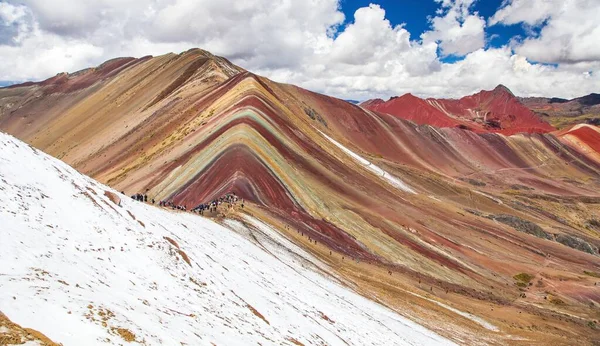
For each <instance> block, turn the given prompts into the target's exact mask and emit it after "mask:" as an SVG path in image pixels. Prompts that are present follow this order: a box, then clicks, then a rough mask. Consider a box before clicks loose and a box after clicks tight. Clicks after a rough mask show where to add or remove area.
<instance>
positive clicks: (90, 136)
mask: <svg viewBox="0 0 600 346" xmlns="http://www.w3.org/2000/svg"><path fill="white" fill-rule="evenodd" d="M190 71H194V72H193V73H191V72H190ZM45 88H47V87H46V86H44V85H29V86H21V87H13V88H10V89H0V104H1V105H2V108H1V109H2V110H3V111H2V112H3V113H2V115H1V116H0V128H2V129H5V130H7V131H9V132H10V133H13V134H15V135H16V136H18V137H20V138H22V139H24V140H26V141H27V142H29V143H32V144H33V145H35V146H38V147H39V148H41V149H42V150H44V151H46V152H48V153H50V154H52V155H55V156H57V157H59V158H62V159H63V160H65V161H66V162H67V163H69V164H72V165H73V166H74V167H75V168H77V169H78V170H80V171H81V172H83V173H86V174H89V175H91V176H92V177H94V178H96V179H98V180H99V181H101V182H103V183H107V184H109V185H110V186H112V187H114V188H115V189H117V190H119V191H121V190H122V191H125V192H126V193H127V194H133V193H138V192H142V193H148V195H149V196H150V197H151V198H155V199H156V200H167V201H173V202H174V203H176V204H181V205H186V206H187V207H188V209H189V208H191V207H194V206H195V205H197V204H199V203H204V202H207V201H210V200H212V199H214V198H217V197H219V196H222V195H223V194H225V193H228V192H235V193H236V194H238V195H239V196H241V197H243V198H245V200H246V201H247V202H248V203H247V209H248V210H247V212H248V213H252V214H253V215H254V216H256V217H258V218H260V219H261V220H263V221H265V222H267V223H269V224H271V225H274V226H276V227H278V229H279V231H280V232H282V233H283V234H284V235H286V236H288V237H291V238H292V239H293V240H294V241H295V242H296V243H298V244H300V245H302V246H303V247H305V248H307V249H309V250H310V251H312V252H313V253H314V254H315V255H317V256H325V257H326V259H327V260H329V261H333V262H332V265H333V266H334V267H335V268H336V270H338V271H339V272H340V273H341V274H342V275H343V276H344V277H346V278H348V279H350V280H353V281H354V282H356V285H358V287H360V290H361V291H362V292H363V293H364V294H365V295H367V296H370V297H371V296H372V295H373V294H375V293H377V294H378V297H380V298H379V299H382V300H384V301H386V303H388V304H391V305H394V306H400V307H402V308H410V307H407V306H406V304H407V303H406V302H408V301H411V302H413V303H414V304H416V305H419V306H427V308H426V309H425V311H431V309H433V310H436V309H438V308H437V307H432V306H430V303H428V302H427V300H424V299H421V298H410V299H409V298H408V297H409V296H412V295H411V294H409V293H406V292H405V290H399V289H398V288H397V287H398V285H399V284H402V285H406V286H405V287H404V288H405V289H406V290H408V291H410V292H413V293H415V292H419V293H420V294H428V295H430V296H431V297H434V298H435V299H436V300H439V301H443V302H446V303H448V304H450V305H452V306H455V307H457V306H461V307H466V308H465V309H464V310H469V311H471V312H475V313H476V314H477V315H479V316H482V317H484V318H485V319H486V320H488V321H492V322H493V323H494V325H496V326H498V328H499V329H500V330H501V331H502V333H500V334H497V333H496V334H494V333H495V332H490V331H489V330H485V328H483V330H482V328H481V326H480V325H477V324H476V323H472V321H469V320H468V319H467V320H461V322H459V323H458V324H460V325H462V326H463V327H464V328H465V330H463V332H464V333H467V334H468V333H471V334H469V335H479V336H480V337H483V335H486V337H489V338H491V339H494V337H498V338H500V340H504V339H502V337H504V336H506V335H521V336H522V337H523V338H525V339H528V340H529V339H535V340H552V341H553V342H559V343H560V341H561V340H562V341H565V342H566V341H567V340H566V339H564V338H563V336H564V335H566V333H574V334H575V335H579V336H583V337H584V338H585V337H589V335H588V334H589V333H588V332H589V330H590V328H591V327H589V326H588V325H587V324H588V322H589V321H593V320H594V319H595V318H596V317H595V315H594V311H595V310H594V308H593V306H592V304H591V303H593V304H596V302H599V301H600V298H599V297H598V294H597V290H596V289H595V287H594V280H596V279H594V277H593V276H590V275H586V274H584V271H585V272H589V273H597V272H600V269H599V268H600V267H599V266H600V261H599V257H598V248H599V247H600V235H599V233H598V231H599V230H598V228H597V227H598V226H596V225H597V222H598V221H597V219H598V216H597V215H600V193H599V191H600V176H599V172H600V160H599V159H598V152H597V149H595V148H597V147H595V146H594V145H595V144H594V143H597V138H598V137H597V133H598V132H597V131H596V130H595V128H593V127H589V128H588V129H591V130H592V131H594V132H589V131H587V130H586V129H585V128H584V129H583V130H585V131H583V130H582V131H574V132H571V133H563V132H560V133H549V134H518V135H513V136H504V135H501V134H478V133H475V132H472V131H468V130H464V129H459V128H436V127H431V126H428V125H422V126H418V125H416V124H414V123H412V122H409V121H406V120H403V119H399V118H398V117H395V116H392V115H389V114H386V113H379V112H373V111H369V110H366V109H364V108H361V107H358V106H356V105H352V104H350V103H348V102H345V101H342V100H339V99H335V98H331V97H327V96H324V95H320V94H316V93H312V92H309V91H307V90H304V89H301V88H298V87H295V86H292V85H285V84H279V83H275V82H272V81H270V80H268V79H266V78H263V77H260V76H256V75H254V74H252V73H250V72H247V71H244V70H242V69H241V68H238V67H236V66H233V65H231V64H230V63H228V62H227V61H225V60H223V59H221V58H218V57H214V56H212V55H210V54H209V53H206V52H203V51H200V50H192V51H189V52H186V53H182V54H180V55H174V54H170V55H166V56H161V57H155V58H150V57H149V58H144V59H140V60H131V61H129V62H128V63H126V64H125V65H123V66H122V67H121V68H120V69H118V70H116V72H115V73H112V74H109V75H107V77H105V78H104V79H101V80H99V81H98V82H96V83H95V84H92V85H91V86H88V87H86V88H83V89H78V90H76V91H66V92H62V93H52V94H49V95H46V94H44V93H45V90H46V89H45ZM31 95H41V96H40V97H33V96H31ZM9 103H10V104H11V107H7V105H8V104H9ZM17 104H23V105H25V106H23V107H22V108H19V107H20V106H16V105H17ZM27 107H29V108H27ZM24 109H25V110H24ZM27 109H29V110H28V111H26V110H27ZM33 110H35V112H34V111H33ZM594 136H596V137H594ZM578 138H581V139H578ZM586 143H587V144H586ZM540 230H541V231H540ZM309 238H310V241H309ZM314 241H316V242H317V243H318V244H319V245H320V246H324V247H325V248H324V249H327V250H323V251H321V250H318V251H317V250H316V249H315V248H314V246H313V245H312V244H314ZM329 250H331V251H332V254H331V255H329ZM329 256H331V257H329ZM342 258H344V260H342ZM351 260H354V262H351ZM338 261H339V262H338ZM377 270H382V273H388V270H389V271H391V272H392V273H393V275H389V274H387V276H385V275H384V276H378V275H375V274H374V275H373V276H371V275H370V274H369V275H366V274H365V273H371V272H374V273H377ZM521 273H526V274H531V275H532V276H533V277H534V279H531V280H532V281H531V283H532V286H528V283H526V284H523V283H521V282H519V281H517V280H516V279H515V278H514V276H515V275H518V274H521ZM538 281H539V282H540V284H539V285H537V282H538ZM533 283H536V285H534V284H533ZM519 285H521V286H523V285H524V286H525V287H520V286H519ZM413 297H414V296H413ZM412 299H416V300H415V301H412ZM557 299H558V300H560V301H562V302H563V303H564V304H555V303H553V302H555V301H557ZM428 309H429V310H428ZM436 311H437V310H436ZM441 311H442V312H440V311H437V312H436V314H437V315H438V317H439V314H442V315H444V314H446V315H447V316H448V318H449V319H450V320H452V319H453V318H454V317H455V316H454V315H453V313H450V312H448V310H447V309H441ZM415 313H416V314H417V315H419V316H421V317H420V318H423V320H424V322H423V323H427V321H428V320H435V319H433V318H426V317H423V316H429V317H431V316H430V315H428V313H427V312H424V311H416V312H415ZM452 316H454V317H452ZM522 316H523V317H522ZM525 316H526V317H525ZM565 316H577V318H574V317H565ZM531 325H536V327H535V328H533V329H532V328H527V326H529V327H530V326H531ZM428 327H430V328H434V329H435V328H436V326H431V325H428ZM453 328H457V327H456V325H455V326H454V327H453ZM441 332H442V333H443V331H441ZM465 335H466V334H465ZM490 335H491V336H490ZM504 341H506V340H504ZM514 342H516V341H514V340H511V343H514ZM524 343H526V342H525V341H524Z"/></svg>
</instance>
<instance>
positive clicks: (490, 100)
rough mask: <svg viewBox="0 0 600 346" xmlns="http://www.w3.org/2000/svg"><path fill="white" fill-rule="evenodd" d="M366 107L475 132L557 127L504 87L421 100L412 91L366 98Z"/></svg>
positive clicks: (431, 123) (539, 129) (524, 130)
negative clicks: (386, 98) (383, 96)
mask: <svg viewBox="0 0 600 346" xmlns="http://www.w3.org/2000/svg"><path fill="white" fill-rule="evenodd" d="M361 106H362V107H363V108H366V109H369V110H372V111H377V112H382V113H388V114H391V115H394V116H396V117H399V118H402V119H407V120H411V121H413V122H415V123H417V124H421V125H425V124H427V125H432V126H436V127H461V128H465V129H470V130H472V131H475V132H498V133H502V134H505V135H511V134H515V133H519V132H528V133H546V132H550V131H553V130H554V128H553V127H552V126H551V125H550V124H548V123H546V122H545V121H543V120H542V119H541V118H539V117H538V116H537V115H536V114H535V113H534V112H533V111H531V110H530V109H529V108H527V107H525V106H524V105H523V104H521V103H520V102H519V100H518V99H517V98H516V97H515V96H514V95H513V94H512V93H511V92H510V90H508V89H507V88H506V87H505V86H503V85H499V86H497V87H496V88H495V89H494V90H491V91H486V90H482V91H480V92H479V93H477V94H474V95H471V96H465V97H463V98H461V99H459V100H454V99H434V98H428V99H421V98H419V97H416V96H414V95H412V94H405V95H402V96H400V97H392V98H391V99H389V100H388V101H383V100H380V99H376V100H369V101H365V102H363V103H362V104H361Z"/></svg>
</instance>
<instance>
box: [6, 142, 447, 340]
mask: <svg viewBox="0 0 600 346" xmlns="http://www.w3.org/2000/svg"><path fill="white" fill-rule="evenodd" d="M119 197H121V198H122V200H120V201H119ZM0 201H2V203H0V239H1V241H0V263H1V265H0V310H1V311H2V312H3V313H5V314H6V315H7V316H8V317H9V318H11V319H12V320H13V321H14V322H16V323H19V324H21V325H23V326H26V327H30V328H34V329H37V330H39V331H41V332H42V333H44V334H46V335H47V336H48V337H50V338H51V339H53V340H54V341H56V342H60V343H63V344H64V345H91V344H104V343H106V344H124V343H126V340H129V341H132V342H133V341H135V342H144V343H146V344H165V345H182V344H183V345H185V344H188V345H189V344H194V345H195V344H203V345H204V344H211V343H214V344H219V345H222V344H228V345H249V344H255V343H260V344H262V345H267V344H278V345H279V344H306V345H308V344H319V345H320V344H331V345H337V344H342V345H343V344H353V345H384V344H387V345H404V344H426V345H436V344H450V343H451V342H450V341H448V340H446V339H444V338H442V337H440V336H438V335H436V334H435V333H433V332H431V331H429V330H427V329H425V328H423V327H421V326H420V325H417V324H415V323H414V322H411V321H410V320H407V319H406V318H404V317H401V316H400V315H398V314H397V313H395V312H393V311H391V310H389V309H387V308H385V307H383V306H381V305H379V304H377V303H375V302H372V301H370V300H368V299H366V298H363V297H362V296H359V295H358V294H356V293H354V292H353V291H351V290H350V289H348V288H346V287H344V286H343V285H342V284H340V283H338V282H336V281H335V278H333V277H332V276H330V275H328V274H326V272H327V268H326V266H325V265H324V264H323V263H319V262H318V261H317V260H316V259H315V258H313V257H311V256H310V255H309V254H307V253H305V252H304V251H302V250H301V249H300V248H298V247H296V246H294V245H293V244H292V243H290V242H289V241H287V240H286V239H284V238H283V237H281V236H279V235H278V234H277V233H276V232H275V231H273V230H272V229H271V228H270V227H269V226H268V225H266V224H263V223H261V222H260V221H258V220H256V219H252V218H250V217H247V218H246V221H245V222H243V223H242V222H238V221H230V222H227V225H228V226H229V227H230V228H226V227H224V226H221V225H219V224H216V223H214V222H212V221H210V220H208V219H205V218H203V217H200V216H197V215H192V214H188V213H172V212H168V211H165V210H161V209H159V208H156V207H152V206H148V205H145V204H142V203H139V202H135V201H133V200H131V199H129V198H126V197H125V196H119V194H118V193H117V192H116V191H113V190H111V189H110V188H108V187H106V186H103V185H101V184H99V183H97V182H95V181H93V180H91V179H89V178H87V177H85V176H83V175H81V174H79V173H78V172H76V171H75V170H73V169H72V168H70V167H69V166H67V165H66V164H64V163H62V162H61V161H58V160H56V159H54V158H51V157H49V156H47V155H46V154H44V153H42V152H40V151H37V150H35V149H33V148H31V147H29V146H28V145H26V144H24V143H22V142H20V141H18V140H16V139H14V138H13V137H10V136H8V135H5V134H2V133H0ZM234 230H235V231H234Z"/></svg>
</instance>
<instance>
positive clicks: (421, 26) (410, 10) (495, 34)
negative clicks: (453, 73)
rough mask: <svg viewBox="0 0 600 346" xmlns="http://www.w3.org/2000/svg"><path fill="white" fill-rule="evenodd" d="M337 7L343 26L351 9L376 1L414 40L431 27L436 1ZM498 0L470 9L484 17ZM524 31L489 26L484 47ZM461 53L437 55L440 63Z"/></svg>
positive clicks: (389, 0)
mask: <svg viewBox="0 0 600 346" xmlns="http://www.w3.org/2000/svg"><path fill="white" fill-rule="evenodd" d="M340 4H341V10H342V12H344V15H345V17H346V18H345V22H344V25H347V24H349V23H351V22H352V21H353V20H354V12H355V11H356V10H357V9H359V8H361V7H365V6H369V4H378V5H380V6H381V7H382V8H384V9H385V10H386V18H387V19H388V20H389V21H390V23H391V24H392V25H394V26H395V25H400V24H402V25H404V27H405V28H406V29H407V30H408V31H409V32H410V33H411V39H412V40H418V39H419V37H420V36H421V34H422V33H424V32H426V31H428V30H430V29H431V23H430V22H429V21H428V18H429V17H431V16H435V14H436V11H437V10H438V8H439V7H440V6H439V3H437V2H435V1H434V0H379V1H368V0H341V2H340ZM501 5H502V0H479V1H477V2H475V4H474V5H473V6H472V10H473V12H478V13H479V15H481V16H483V18H485V19H486V20H487V19H489V18H490V17H492V16H493V15H494V14H495V13H496V11H498V9H499V8H501ZM525 36H527V32H526V31H525V28H524V26H523V25H520V24H513V25H503V24H498V25H492V26H489V27H487V28H486V47H501V46H504V45H507V44H508V43H509V42H510V41H511V39H513V38H518V37H520V38H523V37H525ZM463 58H464V57H463V56H454V55H451V56H440V60H441V61H443V62H449V63H451V62H455V61H458V60H462V59H463Z"/></svg>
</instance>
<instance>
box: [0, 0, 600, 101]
mask: <svg viewBox="0 0 600 346" xmlns="http://www.w3.org/2000/svg"><path fill="white" fill-rule="evenodd" d="M546 1H553V0H546ZM438 2H439V6H440V10H439V11H438V13H437V14H436V15H435V16H434V17H433V18H431V19H430V24H431V30H429V31H427V32H425V33H424V34H423V35H422V36H421V37H420V38H414V37H411V33H410V32H408V31H407V29H406V28H405V26H404V25H402V24H401V25H392V24H391V23H390V22H389V21H388V20H387V19H386V14H385V10H384V9H383V8H382V7H381V6H379V5H374V4H371V5H370V6H368V7H363V8H360V9H358V10H357V11H356V12H355V13H354V16H353V18H348V24H346V25H344V26H342V23H344V19H345V18H344V15H343V13H342V12H341V10H340V8H339V2H338V0H310V1H309V0H248V1H244V2H239V1H219V2H216V1H211V0H197V1H195V0H156V1H153V2H147V1H143V0H96V1H91V0H80V1H75V2H73V1H72V0H69V1H66V0H20V1H9V2H2V1H1V0H0V59H1V63H0V81H1V80H28V79H37V80H39V79H43V78H47V77H50V76H52V75H54V74H56V73H57V72H62V71H71V72H72V71H76V70H78V69H81V68H85V67H88V66H94V65H98V64H100V63H102V62H103V61H105V60H108V59H110V58H114V57H117V56H138V57H139V56H144V55H148V54H152V55H158V54H164V53H167V52H171V51H172V52H181V51H185V50H187V49H189V48H192V47H201V48H204V49H207V50H209V51H211V52H213V53H214V54H217V55H223V56H225V57H227V58H230V59H231V60H232V61H234V62H235V63H237V64H239V65H240V66H243V67H245V68H247V69H249V70H251V71H253V72H257V73H259V74H263V75H266V76H267V77H270V78H272V79H275V80H277V81H281V82H288V83H294V84H298V85H300V86H303V87H305V88H308V89H311V90H315V91H319V92H324V93H327V94H330V95H334V96H338V97H342V98H353V99H366V98H371V97H388V96H392V95H399V94H403V93H405V92H412V93H415V94H417V95H421V96H436V97H456V96H462V95H464V94H468V93H471V92H473V91H478V90H479V89H482V88H493V87H494V86H496V85H497V84H500V83H502V84H505V85H507V86H508V87H509V88H511V89H512V90H513V91H514V92H515V93H516V94H520V95H546V96H559V97H574V96H580V95H583V94H586V93H589V92H593V91H598V90H597V86H598V85H600V83H599V82H600V80H599V76H600V58H594V56H593V54H591V52H594V50H595V49H597V47H591V46H590V45H589V41H588V39H587V36H586V35H588V34H589V35H591V34H594V35H595V34H596V30H598V25H597V24H595V23H596V22H595V21H594V20H591V19H590V16H589V15H586V16H583V17H581V18H580V19H579V20H577V21H575V20H574V19H570V20H572V21H574V22H575V23H577V24H578V25H579V27H580V28H581V30H580V29H576V28H575V29H573V28H571V29H569V30H567V32H568V33H569V35H571V36H570V37H571V40H570V41H569V44H565V43H561V44H562V46H563V47H564V46H566V47H569V53H568V54H567V58H568V59H564V58H563V60H569V59H570V60H569V61H571V60H573V61H579V62H577V63H571V64H563V63H560V64H559V65H558V66H556V67H554V66H544V65H538V64H532V63H530V62H529V61H531V60H532V59H533V60H538V59H535V54H534V53H535V51H534V50H535V49H537V48H536V46H535V44H540V45H544V48H545V49H550V48H551V47H552V45H551V44H549V43H546V41H543V40H545V39H546V36H545V35H546V34H545V31H544V30H550V28H553V27H554V26H556V28H562V30H565V28H564V27H563V26H564V23H565V19H562V20H560V21H557V20H558V19H557V18H563V17H564V16H565V15H564V14H563V17H560V16H559V14H560V13H561V12H560V11H558V10H557V9H556V8H554V7H552V6H550V7H548V8H549V9H548V10H544V8H545V7H543V6H541V5H540V6H539V8H540V10H541V12H543V13H529V14H527V15H526V14H522V13H520V12H519V13H517V12H515V11H516V10H511V8H513V7H514V8H515V9H519V8H521V9H523V8H526V7H517V6H526V4H525V3H526V2H523V4H521V2H519V1H517V0H515V1H513V2H511V3H508V4H506V5H505V6H504V7H503V8H502V9H500V10H499V11H498V12H497V13H496V14H495V15H494V17H493V18H492V19H490V21H489V24H490V25H491V24H496V23H506V24H509V23H512V22H513V21H514V22H517V23H521V22H524V23H526V24H527V25H540V23H544V22H545V23H547V26H546V27H544V28H543V29H542V32H541V35H540V36H539V37H538V38H529V39H525V40H524V41H522V42H520V43H517V45H516V46H515V51H513V50H511V48H509V47H501V48H487V49H486V48H485V26H486V23H485V21H484V19H483V18H481V16H480V15H479V14H477V13H474V12H473V10H472V4H473V2H474V0H439V1H438ZM571 2H572V3H573V4H580V3H581V0H580V1H575V0H571ZM543 3H545V2H542V3H541V4H543ZM590 3H591V2H590ZM573 6H574V5H573ZM598 8H600V6H596V9H595V10H596V11H597V10H598ZM513 12H514V13H513ZM530 12H531V11H530ZM534 12H535V11H534ZM589 12H590V13H593V10H589ZM557 13H558V14H557ZM577 13H579V12H577ZM565 18H566V17H565ZM424 20H425V19H424ZM553 21H557V22H556V24H553V25H554V26H551V24H552V22H553ZM560 23H563V24H560ZM559 24H560V25H559ZM578 30H579V31H578ZM585 30H587V33H586V32H585ZM549 32H550V31H549ZM547 35H549V36H547V37H553V36H552V35H551V32H550V34H547ZM536 40H538V41H539V42H538V41H536ZM536 42H537V43H536ZM586 42H587V43H586ZM440 51H441V52H442V53H443V54H444V55H459V56H464V59H463V60H461V61H457V62H454V63H442V62H441V61H440V59H439V58H438V52H440ZM549 56H550V55H549ZM528 59H529V61H528ZM563 60H561V61H563ZM590 71H592V73H590Z"/></svg>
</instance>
